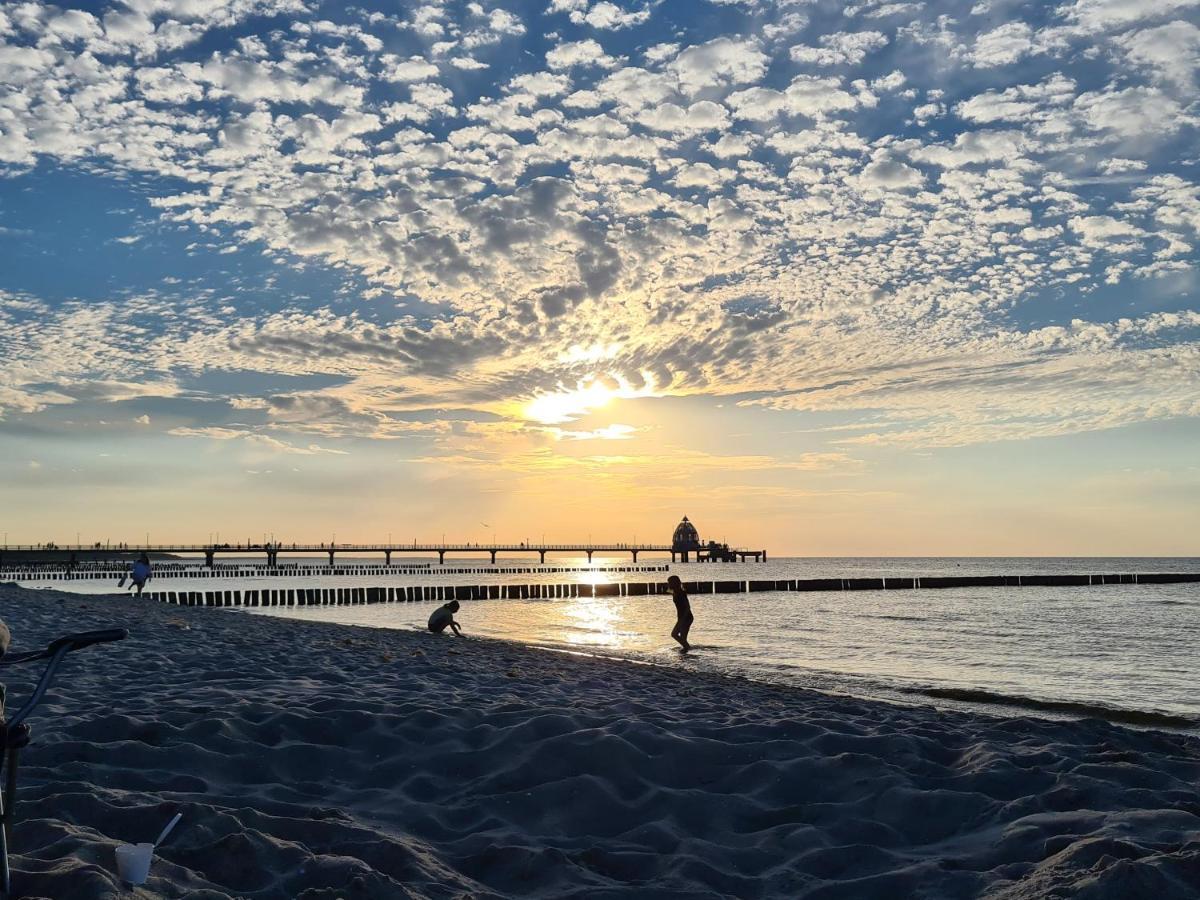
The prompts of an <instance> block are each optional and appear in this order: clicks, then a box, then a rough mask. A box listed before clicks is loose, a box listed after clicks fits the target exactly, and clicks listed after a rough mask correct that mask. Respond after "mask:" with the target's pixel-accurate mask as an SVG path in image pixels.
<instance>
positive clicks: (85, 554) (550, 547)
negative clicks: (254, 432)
mask: <svg viewBox="0 0 1200 900" xmlns="http://www.w3.org/2000/svg"><path fill="white" fill-rule="evenodd" d="M131 553H147V554H159V555H161V554H171V555H175V554H183V553H190V554H197V555H199V554H203V556H204V562H205V564H206V565H208V566H213V565H214V564H215V562H216V558H217V556H218V555H219V554H223V555H226V556H234V555H241V556H245V555H247V554H258V553H262V554H264V555H265V556H266V560H267V565H268V566H272V567H274V566H278V565H279V554H281V553H306V554H310V555H318V556H320V555H326V554H327V555H328V557H329V565H330V566H333V565H334V564H335V559H336V557H337V554H339V553H341V554H356V555H361V554H366V553H372V554H373V553H382V554H383V558H384V562H385V565H389V566H390V565H391V564H392V555H393V554H396V555H401V556H403V555H410V556H411V555H418V556H433V555H436V556H437V558H438V565H439V566H444V565H445V564H446V555H447V554H449V553H455V554H473V555H475V556H479V555H483V554H487V555H488V556H489V558H490V559H491V564H492V565H493V566H494V565H496V558H497V556H498V555H499V554H501V553H506V554H514V553H515V554H520V555H524V556H528V555H530V554H534V553H536V554H537V555H538V561H539V564H541V565H545V563H546V554H547V553H574V554H586V556H587V559H588V562H589V563H591V561H592V557H593V555H595V554H600V555H602V556H614V555H624V554H626V553H628V554H630V555H631V556H632V557H633V561H634V562H635V563H636V562H637V561H638V554H639V553H663V554H669V555H670V557H671V562H675V560H676V558H677V557H682V558H683V561H684V562H687V561H688V551H686V550H683V551H680V550H678V549H676V548H675V547H673V546H672V545H670V544H637V543H634V544H622V543H617V544H603V543H602V544H593V543H587V544H530V543H524V542H519V543H515V544H513V543H498V544H447V543H439V544H417V543H411V544H392V543H389V544H332V543H330V544H325V543H318V544H312V543H309V544H297V543H292V544H284V543H270V542H268V543H263V544H253V543H250V544H148V545H141V546H135V545H133V544H118V545H115V546H106V547H98V546H96V545H95V544H83V545H78V546H60V545H51V546H48V547H47V546H36V545H21V546H19V545H8V546H6V547H4V548H3V549H0V566H2V565H4V563H5V556H6V555H9V556H10V557H11V555H13V554H15V555H17V556H18V557H19V558H21V559H22V560H26V559H29V558H30V557H31V556H36V557H37V558H38V559H40V560H44V561H46V562H52V561H54V562H63V561H70V560H72V559H75V560H81V559H89V560H96V559H104V558H105V555H106V554H107V555H108V556H109V557H113V556H118V555H119V556H122V557H125V556H128V555H129V554H131ZM728 553H729V555H730V557H731V558H730V559H724V560H723V561H725V562H730V561H732V558H733V557H736V558H737V560H738V561H740V562H746V561H747V560H749V559H753V560H754V561H755V562H766V561H767V551H766V550H746V549H742V548H740V547H739V548H731V549H729V551H728ZM696 558H697V561H699V562H710V561H713V562H715V561H717V560H716V559H715V558H713V559H710V558H709V557H708V556H707V555H703V554H701V553H700V552H697V556H696Z"/></svg>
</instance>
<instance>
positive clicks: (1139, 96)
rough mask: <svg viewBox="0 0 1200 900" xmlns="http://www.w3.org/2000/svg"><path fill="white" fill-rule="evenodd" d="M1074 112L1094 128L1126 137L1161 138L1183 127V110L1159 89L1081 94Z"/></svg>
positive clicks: (1112, 89)
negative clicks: (1077, 112)
mask: <svg viewBox="0 0 1200 900" xmlns="http://www.w3.org/2000/svg"><path fill="white" fill-rule="evenodd" d="M1075 109H1076V110H1078V111H1079V112H1080V114H1081V115H1082V116H1083V118H1084V121H1086V122H1087V124H1088V125H1089V126H1091V128H1092V129H1094V130H1096V131H1111V132H1114V133H1116V134H1118V135H1122V136H1125V137H1131V138H1132V137H1140V136H1159V137H1160V136H1162V135H1168V134H1171V133H1172V132H1174V131H1177V130H1179V128H1181V127H1182V126H1183V125H1184V117H1183V115H1182V112H1183V110H1182V108H1181V107H1180V105H1179V104H1178V103H1177V102H1176V101H1175V100H1174V99H1172V98H1171V97H1169V96H1167V95H1166V94H1165V93H1163V92H1162V91H1161V90H1159V89H1157V88H1148V87H1130V88H1125V89H1124V90H1117V89H1115V88H1109V89H1108V90H1105V91H1090V92H1088V93H1086V94H1081V95H1080V96H1079V98H1078V99H1077V100H1076V101H1075Z"/></svg>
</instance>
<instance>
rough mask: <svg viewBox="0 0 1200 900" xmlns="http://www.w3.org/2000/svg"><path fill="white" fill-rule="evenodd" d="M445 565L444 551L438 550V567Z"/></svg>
mask: <svg viewBox="0 0 1200 900" xmlns="http://www.w3.org/2000/svg"><path fill="white" fill-rule="evenodd" d="M445 564H446V551H445V550H439V551H438V565H439V566H444V565H445Z"/></svg>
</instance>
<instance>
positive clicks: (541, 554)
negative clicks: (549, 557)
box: [538, 550, 592, 566]
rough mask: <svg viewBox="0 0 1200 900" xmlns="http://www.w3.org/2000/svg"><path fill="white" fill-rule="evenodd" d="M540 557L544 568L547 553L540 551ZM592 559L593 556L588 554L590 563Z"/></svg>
mask: <svg viewBox="0 0 1200 900" xmlns="http://www.w3.org/2000/svg"><path fill="white" fill-rule="evenodd" d="M538 556H539V558H540V560H541V564H542V565H543V566H544V565H545V564H546V551H545V550H539V551H538ZM591 558H592V554H590V553H589V554H588V560H589V561H590V560H591Z"/></svg>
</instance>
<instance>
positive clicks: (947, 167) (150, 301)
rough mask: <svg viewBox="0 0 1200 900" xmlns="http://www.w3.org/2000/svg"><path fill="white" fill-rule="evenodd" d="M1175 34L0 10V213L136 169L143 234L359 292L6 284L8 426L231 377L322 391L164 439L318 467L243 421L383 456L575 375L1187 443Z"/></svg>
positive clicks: (1084, 0)
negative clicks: (282, 379)
mask: <svg viewBox="0 0 1200 900" xmlns="http://www.w3.org/2000/svg"><path fill="white" fill-rule="evenodd" d="M708 6H711V10H710V9H707V8H706V7H708ZM709 12H719V13H720V14H719V15H709V14H708V13H709ZM1196 12H1197V6H1196V4H1195V3H1193V2H1190V0H1139V2H1132V0H1129V2H1125V0H1070V2H1065V3H1062V4H1059V5H1057V6H1056V5H1053V4H1048V5H1038V4H1031V5H1027V6H1023V7H1019V8H1016V9H1013V8H1011V7H1010V5H1008V4H1000V3H994V4H988V3H986V2H985V3H979V4H976V5H975V6H974V7H973V8H972V7H970V5H969V4H968V5H964V4H961V3H950V2H928V3H924V4H916V3H878V2H868V3H864V4H857V5H853V6H846V7H844V8H834V7H832V6H822V5H813V4H809V3H799V2H787V0H781V2H776V3H766V2H761V3H760V2H750V0H744V2H734V0H724V2H720V3H718V2H716V0H697V2H696V3H693V4H682V3H673V4H672V3H661V4H655V3H637V2H622V3H615V2H607V0H604V2H593V0H538V2H515V0H513V2H509V0H479V2H457V0H429V2H427V3H424V4H422V5H420V6H415V5H414V6H403V7H402V8H401V10H400V11H399V12H397V11H396V7H395V5H392V4H387V5H384V4H380V5H378V6H377V7H368V6H354V7H352V8H347V7H343V6H342V5H339V4H329V3H326V4H321V3H317V2H303V0H226V2H213V3H208V4H204V5H196V4H188V3H176V2H168V0H163V2H156V3H138V4H129V5H125V4H112V5H111V6H107V7H105V6H100V5H98V6H96V7H94V8H92V9H90V10H88V11H85V10H68V9H63V8H58V7H55V6H51V5H46V4H38V3H6V4H0V174H2V176H3V179H4V180H3V182H2V185H3V186H2V187H0V191H20V190H23V189H24V180H25V179H28V178H30V177H32V175H33V173H34V172H35V170H36V169H37V167H39V166H43V167H45V166H51V165H58V166H62V167H66V168H71V167H74V168H77V169H79V170H80V171H85V172H86V173H87V175H88V177H90V178H94V179H111V180H112V182H113V183H114V184H117V183H120V182H121V181H123V180H125V179H128V178H130V177H134V176H136V177H137V178H138V179H139V180H140V183H141V184H143V185H145V190H148V191H149V193H150V196H151V201H150V202H151V208H152V210H153V211H154V214H155V215H157V216H159V217H160V219H161V221H162V222H163V223H165V224H166V225H169V226H172V227H178V228H182V229H184V230H185V231H187V232H194V233H195V234H197V235H207V236H208V238H209V239H211V238H213V237H214V236H216V237H219V239H220V240H222V241H224V242H225V246H226V247H227V248H230V247H232V248H242V249H244V251H245V252H246V253H248V254H259V253H262V252H264V251H265V252H267V253H269V254H271V255H273V257H274V258H275V259H277V260H278V261H279V263H280V264H281V265H284V266H289V265H290V266H294V267H303V266H321V267H326V268H328V269H330V270H334V269H340V270H341V271H344V272H347V273H352V274H353V275H354V276H356V277H357V278H360V279H362V280H363V281H364V282H365V283H366V284H368V285H369V287H370V290H369V291H366V292H364V293H363V295H362V296H361V297H360V299H359V300H358V302H359V303H360V304H361V307H362V308H361V309H360V308H356V307H355V306H354V305H353V303H352V304H351V305H349V306H347V304H346V303H345V302H341V303H339V304H336V305H335V304H333V303H330V302H326V301H323V300H322V299H320V298H310V299H305V300H296V301H294V302H292V303H289V304H287V305H286V306H285V308H283V309H275V310H271V311H257V310H256V309H255V308H252V307H250V306H245V307H243V306H242V305H240V304H239V303H237V302H233V303H232V305H231V304H230V302H229V300H228V298H223V299H221V300H218V299H216V298H211V297H207V296H203V295H201V296H194V297H181V296H180V295H178V294H175V295H171V296H158V295H146V296H139V297H135V298H124V299H122V300H121V301H120V302H118V301H117V300H116V299H114V298H112V297H108V296H98V297H81V298H78V299H77V300H72V301H70V302H65V303H63V302H58V303H51V302H49V301H48V300H45V299H44V298H40V297H37V296H30V295H29V294H22V293H18V292H15V291H9V292H7V293H2V292H0V326H2V328H0V410H2V411H0V415H5V414H8V415H12V414H23V415H37V414H39V412H40V411H44V410H47V409H48V408H50V407H55V406H62V405H68V404H71V403H75V402H80V401H81V400H82V399H84V398H85V397H87V398H88V399H91V400H106V401H109V402H119V401H121V400H129V399H132V398H136V397H159V398H169V397H174V396H176V395H178V393H179V382H178V379H179V378H180V377H181V376H183V375H187V374H190V375H195V374H197V373H204V372H212V371H215V370H222V369H224V370H228V371H231V372H255V373H259V374H266V375H301V374H303V375H313V374H321V375H326V376H328V377H329V378H330V379H334V380H336V382H337V384H338V387H337V389H336V391H335V392H330V393H328V394H326V395H324V396H321V397H317V396H310V395H300V394H294V395H280V394H278V393H277V392H276V393H275V394H269V393H266V392H264V393H263V395H262V396H260V397H257V398H254V397H246V396H242V394H239V396H238V398H237V403H239V404H241V407H240V408H243V409H245V408H255V409H257V410H258V411H259V412H260V413H261V414H262V417H263V421H262V422H261V423H260V424H257V425H255V426H254V427H253V428H241V427H238V428H229V427H226V426H227V424H228V423H220V422H213V423H211V425H208V426H196V427H191V426H189V427H188V428H186V429H183V430H180V429H176V433H177V434H181V435H188V436H192V437H208V438H211V439H219V440H227V441H228V440H238V441H244V442H248V443H256V444H257V445H258V446H260V447H261V448H264V449H273V450H276V451H280V452H286V453H297V454H317V453H327V452H330V451H328V450H326V449H324V448H322V447H320V446H318V445H316V444H307V445H305V444H292V443H290V442H288V441H286V440H284V438H281V437H275V436H273V434H272V433H268V431H269V430H270V431H273V432H275V433H278V432H285V433H289V432H290V433H296V434H303V433H320V434H326V435H333V436H346V435H357V436H367V437H389V436H395V435H397V434H403V433H408V432H409V431H410V430H418V431H419V430H420V429H421V428H423V427H424V426H421V425H420V424H418V423H416V422H415V420H414V421H407V422H406V420H404V418H403V417H402V416H401V415H399V414H400V413H401V412H402V411H404V410H416V409H422V408H430V407H446V406H455V407H464V408H472V409H482V410H498V409H504V408H506V407H505V406H504V404H505V403H506V402H508V401H512V400H513V399H514V398H522V397H532V396H534V394H535V393H536V392H538V391H541V390H552V389H554V387H555V386H556V385H563V384H574V383H577V382H578V380H579V379H582V378H588V377H592V376H605V377H611V378H614V379H618V380H621V381H622V383H627V384H632V385H636V386H641V385H647V384H650V385H652V386H653V389H654V390H655V391H657V392H659V393H677V394H688V393H703V394H717V395H721V394H724V395H739V396H741V397H743V398H749V399H744V402H753V403H759V404H763V405H766V406H770V407H773V408H778V409H781V410H784V409H786V410H841V411H848V412H850V413H852V414H855V413H858V412H861V413H863V414H864V415H865V414H867V413H869V414H870V415H871V416H872V417H873V418H872V421H876V422H884V423H885V424H886V425H887V426H888V427H886V428H884V429H882V430H877V431H874V432H872V433H871V434H868V435H866V436H859V437H857V438H853V440H856V441H858V442H860V443H863V442H876V443H885V442H892V443H904V444H915V445H945V444H962V443H971V442H976V441H986V440H995V439H1015V438H1021V437H1030V436H1038V435H1044V434H1060V433H1069V432H1070V431H1073V430H1081V429H1091V428H1101V427H1112V426H1117V425H1123V424H1128V423H1130V422H1136V421H1143V420H1145V419H1148V418H1160V417H1167V416H1193V415H1197V414H1198V413H1200V409H1197V401H1196V399H1195V398H1196V397H1197V396H1200V352H1198V344H1197V342H1196V334H1197V320H1196V314H1195V313H1194V312H1192V311H1190V309H1189V308H1188V305H1189V304H1190V303H1191V302H1192V301H1191V299H1190V298H1191V296H1192V294H1191V292H1192V289H1193V287H1194V284H1195V253H1194V249H1193V248H1194V244H1195V241H1196V240H1197V233H1196V232H1197V230H1198V229H1200V193H1198V189H1197V185H1196V181H1195V167H1196V164H1197V160H1196V154H1195V147H1196V126H1197V119H1196V114H1195V110H1196V102H1197V99H1198V98H1197V95H1196V91H1197V85H1196V80H1195V78H1194V69H1195V63H1196V59H1197V54H1198V53H1200V37H1198V35H1200V30H1198V29H1197V27H1196V25H1195V22H1194V19H1195V15H1196ZM1018 16H1019V18H1018ZM685 25H686V26H687V27H686V28H685V27H682V26H685ZM718 25H719V26H720V28H721V29H722V30H721V31H716V30H715V29H716V28H717V27H718ZM705 29H707V31H706V30H705ZM685 36H686V37H685ZM147 243H149V242H148V241H144V240H143V241H141V242H139V244H138V245H137V246H138V247H139V248H141V247H144V246H145V245H146V244H147ZM145 252H150V251H149V250H147V251H145ZM3 288H4V285H2V284H0V290H2V289H3ZM1118 289H1120V290H1123V291H1124V292H1125V293H1124V297H1125V302H1124V305H1123V306H1122V308H1121V309H1120V310H1119V311H1116V310H1114V308H1113V305H1112V304H1111V302H1109V303H1107V305H1106V304H1105V303H1098V304H1097V305H1096V307H1095V310H1094V311H1093V312H1090V313H1089V315H1088V317H1087V319H1084V318H1083V317H1082V316H1081V315H1080V314H1079V312H1078V308H1079V306H1080V304H1081V303H1082V302H1083V301H1084V300H1086V299H1087V298H1089V297H1106V296H1109V295H1108V294H1106V293H1105V292H1111V291H1113V290H1118ZM1142 292H1145V293H1146V294H1147V295H1152V296H1154V297H1156V298H1158V299H1157V300H1156V301H1155V304H1156V305H1155V306H1154V307H1153V308H1150V307H1149V306H1147V308H1144V309H1142V308H1139V305H1138V300H1137V298H1138V297H1139V296H1141V293H1142ZM1064 297H1066V298H1073V299H1074V300H1075V301H1077V302H1076V303H1075V305H1074V306H1071V311H1069V312H1065V311H1064V309H1063V308H1054V307H1052V301H1051V300H1050V299H1048V298H1064ZM1164 297H1169V298H1173V299H1171V300H1170V302H1169V303H1168V304H1167V305H1168V306H1171V308H1170V309H1164V302H1166V301H1163V299H1162V298H1164ZM746 298H753V301H754V304H755V305H754V309H756V310H759V312H756V313H754V314H748V313H746V312H745V301H746ZM1053 302H1061V300H1060V301H1053ZM368 308H369V309H370V310H371V311H372V312H373V313H376V314H373V315H370V316H368V315H366V314H365V312H366V310H367V309H368ZM380 310H382V311H383V312H382V313H380ZM1048 322H1049V323H1050V324H1047V323H1048ZM592 346H604V347H606V348H611V351H610V352H607V353H606V354H605V359H604V360H603V361H602V363H597V362H596V361H588V360H581V359H578V358H572V356H571V354H570V353H569V352H568V351H569V349H570V348H572V347H592ZM597 365H601V369H600V370H597V368H596V366H597ZM89 386H90V387H89ZM89 391H90V395H89ZM243 393H244V392H243ZM751 395H753V396H752V397H751ZM227 406H228V407H229V408H231V409H232V408H235V407H234V406H233V405H230V404H227ZM564 434H565V433H564ZM606 436H609V437H614V436H620V435H616V434H610V435H606Z"/></svg>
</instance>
